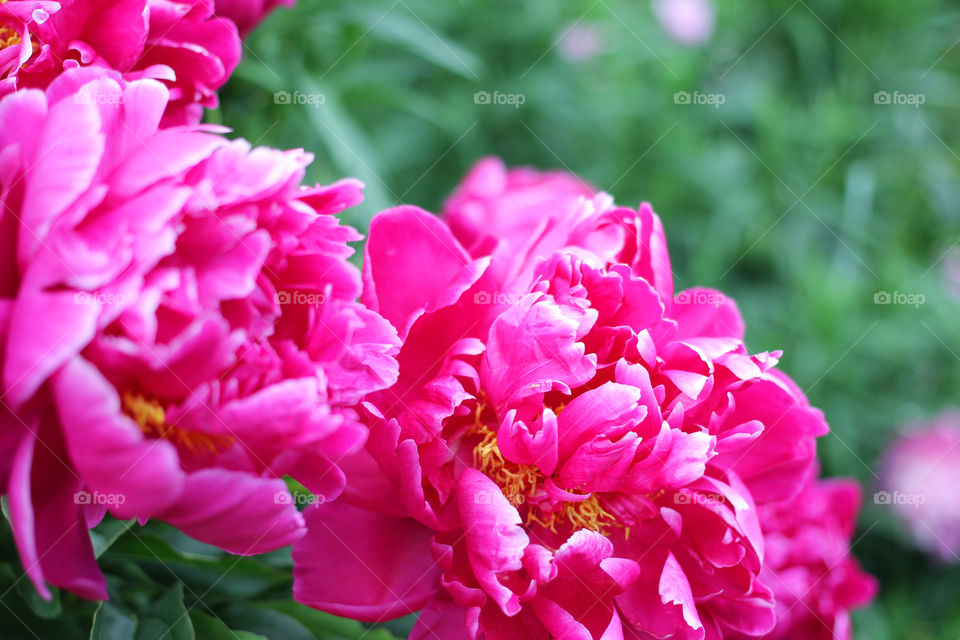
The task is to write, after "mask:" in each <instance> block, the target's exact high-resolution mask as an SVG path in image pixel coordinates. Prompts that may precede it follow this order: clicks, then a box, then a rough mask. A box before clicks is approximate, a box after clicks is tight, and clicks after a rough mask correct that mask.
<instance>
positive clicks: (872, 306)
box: [0, 0, 960, 640]
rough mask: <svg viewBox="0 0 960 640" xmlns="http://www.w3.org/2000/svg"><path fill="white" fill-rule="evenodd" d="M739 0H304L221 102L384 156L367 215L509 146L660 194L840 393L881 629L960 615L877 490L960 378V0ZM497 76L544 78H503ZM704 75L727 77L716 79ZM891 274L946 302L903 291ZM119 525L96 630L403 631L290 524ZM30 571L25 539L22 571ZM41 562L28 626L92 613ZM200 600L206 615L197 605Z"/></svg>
mask: <svg viewBox="0 0 960 640" xmlns="http://www.w3.org/2000/svg"><path fill="white" fill-rule="evenodd" d="M716 10H717V20H716V29H715V32H714V33H713V35H712V37H711V38H710V39H709V40H707V41H706V42H704V43H701V44H699V45H696V46H686V45H682V44H679V43H678V42H676V41H674V40H673V39H671V37H670V36H669V35H668V34H667V32H666V31H665V30H664V28H663V26H662V25H661V24H660V23H659V22H658V21H657V20H656V18H655V15H654V12H653V10H652V7H651V5H650V3H649V2H648V1H646V0H639V1H638V0H632V1H631V0H595V1H594V0H566V1H563V2H561V1H559V0H552V1H548V0H531V1H530V2H526V3H517V2H508V1H506V0H483V1H480V0H477V1H467V0H460V1H456V2H437V1H436V0H395V1H393V2H391V1H390V0H380V1H376V2H374V1H367V0H324V1H321V0H300V1H299V3H298V5H297V7H296V8H295V9H292V10H278V11H276V12H275V13H274V14H273V15H272V16H271V17H270V18H269V19H268V20H267V21H266V22H264V23H263V24H262V25H261V26H260V27H258V28H257V29H256V30H255V31H254V32H253V34H252V35H251V36H250V38H249V39H248V40H247V42H246V45H245V49H244V61H243V62H242V63H241V65H240V67H239V68H238V70H237V72H236V74H235V75H234V77H233V78H232V79H231V81H230V82H229V84H228V85H227V86H226V87H225V89H224V90H223V92H222V100H221V108H220V109H219V110H217V111H216V112H213V113H211V114H210V117H209V119H210V120H211V121H215V122H222V123H225V124H227V125H228V126H230V127H232V128H233V129H234V131H235V132H236V134H237V135H239V136H243V137H246V138H248V139H250V140H251V141H253V142H255V143H256V144H266V145H270V146H275V147H282V148H289V147H304V148H306V149H308V150H310V151H312V152H314V153H315V154H316V161H315V162H314V164H313V165H312V166H311V168H310V171H309V174H310V175H309V178H310V179H311V180H313V181H319V182H330V181H333V180H335V179H338V178H341V177H344V176H356V177H359V178H360V179H362V180H363V181H364V182H365V183H366V185H367V187H366V197H367V199H366V202H365V203H364V204H363V205H362V206H361V207H358V208H357V209H354V210H352V211H350V212H348V215H347V218H348V220H349V221H350V222H351V223H352V224H354V225H356V226H357V227H359V228H360V229H361V230H362V229H363V228H365V226H366V224H367V222H368V221H369V218H370V216H372V215H373V214H374V213H375V212H376V211H378V210H381V209H383V208H386V207H389V206H392V205H394V204H397V203H398V202H401V201H402V202H405V203H411V204H418V205H420V206H422V207H424V208H427V209H430V210H433V211H437V210H438V209H439V208H440V206H441V204H442V202H443V200H444V198H445V197H446V195H447V194H448V193H449V192H450V191H451V189H452V188H453V187H454V186H455V185H456V184H457V182H458V181H459V180H460V178H461V177H462V175H463V173H464V172H465V170H466V169H467V168H468V167H469V166H470V165H471V164H472V163H473V162H474V161H476V160H477V159H478V158H480V157H482V156H484V155H491V154H494V155H499V156H501V157H503V158H504V159H505V161H506V162H507V163H508V164H510V165H519V164H529V165H535V166H538V167H543V168H548V167H552V168H561V169H564V168H565V169H568V170H570V171H572V172H575V173H577V174H579V175H581V176H583V177H584V178H586V179H587V180H589V181H590V182H592V183H593V184H594V185H596V186H597V187H598V188H601V189H604V190H608V191H610V192H611V193H612V194H613V195H614V196H615V197H616V199H617V201H618V202H619V203H620V204H624V205H630V206H635V205H637V204H639V203H640V202H641V201H643V200H647V201H649V202H651V203H653V205H654V207H655V209H656V210H657V211H658V212H659V214H660V215H661V216H662V218H663V220H664V224H665V226H666V230H667V234H668V238H669V240H670V243H671V252H672V257H673V263H674V270H675V272H676V274H677V277H678V278H679V282H678V285H679V286H680V287H685V286H691V285H694V284H697V285H703V286H712V287H717V288H720V289H723V290H724V291H725V292H726V293H727V294H729V295H730V296H732V297H734V298H735V299H736V300H737V301H738V303H739V304H740V307H741V310H742V312H743V315H744V317H745V318H746V320H747V324H748V327H749V329H748V333H747V339H748V343H749V346H750V348H751V349H752V350H754V351H760V350H767V349H783V350H784V352H785V355H784V358H783V359H782V361H781V362H782V365H781V366H782V368H783V369H784V370H786V371H787V372H788V373H790V374H791V375H792V376H793V377H794V378H795V379H796V380H797V381H798V383H799V384H800V386H801V387H802V388H803V389H804V390H806V391H807V393H808V395H809V396H810V399H811V401H812V402H813V403H814V404H816V405H817V406H819V407H821V408H823V409H824V411H825V412H826V414H827V417H828V419H829V421H830V423H831V425H832V428H833V432H832V433H831V434H830V435H829V436H827V437H825V438H824V439H822V440H821V442H820V453H821V459H822V464H823V468H824V473H825V474H826V475H844V476H855V477H857V478H858V479H860V480H861V481H862V482H863V483H864V487H865V488H864V497H865V499H864V507H863V511H862V513H861V519H860V531H859V532H858V534H857V536H856V538H855V540H856V542H855V545H854V553H855V554H856V555H857V556H858V557H859V558H860V559H861V561H862V562H863V564H864V565H865V567H866V568H867V569H868V570H869V571H870V572H871V573H873V574H875V575H876V576H877V577H878V578H879V579H880V582H881V585H882V589H881V592H880V595H879V597H878V599H877V600H876V602H875V603H874V604H873V605H872V606H871V607H870V608H868V609H866V610H862V611H858V612H856V613H855V615H854V623H855V637H856V638H858V639H862V640H866V639H870V640H888V639H889V640H900V639H903V638H910V639H917V640H922V639H932V638H937V639H940V638H942V639H955V638H957V637H960V607H958V606H957V604H956V603H957V602H960V566H944V565H940V564H937V563H935V562H934V561H932V560H930V559H929V558H928V557H927V556H925V555H924V554H922V553H920V552H919V551H917V550H916V549H915V548H914V546H913V545H912V544H911V543H910V541H909V539H908V538H907V537H906V536H905V535H904V534H903V533H902V531H901V529H900V528H899V527H898V526H897V525H896V523H894V522H893V520H892V518H891V517H890V513H889V510H888V508H887V507H884V506H878V505H875V504H873V500H872V495H873V492H874V491H875V489H876V482H877V475H876V474H877V473H878V472H877V469H876V462H877V459H878V457H879V455H880V453H881V452H882V450H883V448H884V446H885V445H886V443H887V442H888V441H889V439H890V438H891V436H892V435H893V434H894V433H895V432H896V429H897V428H898V427H899V426H900V425H902V424H903V423H905V422H906V421H909V420H914V419H920V418H924V417H929V416H932V415H933V414H935V413H936V412H937V411H938V410H939V409H941V408H943V407H945V406H949V405H950V404H952V403H958V400H957V399H956V398H957V395H958V390H960V357H958V354H960V323H958V321H957V318H958V316H960V313H958V311H960V211H958V203H960V180H958V177H960V176H958V169H960V156H958V142H960V140H958V136H960V133H958V124H960V113H958V110H957V105H958V104H960V79H958V75H957V74H958V70H960V69H958V66H960V64H958V60H960V44H958V43H960V41H958V39H957V38H958V37H960V6H958V5H957V4H956V3H945V2H934V1H932V0H913V1H912V2H909V3H906V2H901V1H899V0H869V1H868V0H845V1H842V0H796V1H795V2H793V3H792V4H791V3H790V0H784V1H782V2H772V1H769V0H750V1H747V0H725V1H724V2H722V3H720V4H719V5H718V6H717V7H716ZM278 91H280V92H284V91H285V92H287V93H288V94H289V95H290V96H291V100H290V103H287V104H278V103H277V101H276V100H275V94H276V92H278ZM478 91H486V92H489V93H490V94H493V92H495V91H497V92H500V93H501V94H510V95H519V96H522V101H523V104H522V105H519V106H515V105H511V104H478V103H477V102H476V101H475V94H476V93H477V92H478ZM294 92H299V94H295V93H294ZM677 92H687V93H688V94H689V95H690V96H691V97H692V98H691V100H690V102H691V104H682V103H679V104H678V102H683V100H682V99H679V98H677V97H675V96H676V94H677ZM877 92H887V94H889V95H890V96H891V100H890V102H896V101H898V98H897V96H898V95H899V96H901V98H899V100H906V101H908V102H918V101H920V99H918V98H917V96H920V97H922V101H923V104H922V105H919V106H917V105H914V104H883V102H884V100H883V97H882V95H883V94H881V95H880V97H879V98H876V99H875V94H877ZM895 92H899V93H895ZM281 95H283V94H281ZM297 95H302V96H313V97H307V98H303V97H301V98H298V97H297ZM698 95H700V96H718V95H719V96H722V104H719V105H714V104H692V103H694V102H697V101H698V98H697V96H698ZM319 96H322V98H320V97H319ZM903 96H907V98H904V97H903ZM910 96H913V98H910ZM297 100H303V101H307V102H312V103H313V104H294V102H296V101H297ZM701 100H707V101H709V102H719V101H720V100H718V99H716V98H712V99H709V100H708V99H707V98H701ZM321 101H322V103H321ZM514 101H520V100H519V99H517V100H514ZM878 102H879V104H878ZM951 282H952V284H951ZM881 292H887V293H889V294H891V295H892V294H895V293H900V294H906V295H912V296H915V297H916V296H918V295H920V296H923V303H922V304H915V305H910V304H876V303H875V299H876V297H877V296H878V294H881ZM900 299H901V300H902V299H903V298H902V297H901V298H900ZM914 299H916V298H914ZM880 300H881V301H882V300H883V296H882V294H881V296H880ZM95 535H96V536H100V544H101V545H102V548H103V549H106V548H107V546H109V544H110V543H111V542H113V546H112V547H110V550H109V551H107V552H106V553H104V555H103V556H102V557H101V564H102V565H103V566H104V567H105V569H106V570H107V573H108V575H109V576H110V580H111V593H112V595H113V597H114V598H115V602H114V603H113V604H111V605H107V606H106V607H104V608H101V609H99V610H98V611H97V612H96V616H97V626H96V627H95V630H94V635H93V636H92V637H94V638H112V637H116V638H124V637H129V636H125V635H123V630H124V629H129V628H132V627H130V626H129V625H130V624H131V623H130V619H131V618H132V617H133V616H136V617H137V620H139V621H140V622H141V623H142V624H140V626H139V627H138V635H137V637H138V638H140V637H143V638H147V637H154V636H152V635H150V633H151V632H150V629H151V628H153V629H155V630H156V629H160V630H163V629H165V628H171V629H172V630H173V631H175V632H173V633H169V632H168V633H167V634H166V636H165V637H166V638H172V639H174V640H179V638H186V639H189V638H193V637H194V635H191V634H192V633H194V632H195V633H196V637H198V638H203V639H204V640H206V639H207V638H211V639H213V640H217V639H218V638H221V637H222V638H239V639H240V640H250V639H252V638H257V637H261V636H257V635H254V634H253V633H245V632H239V633H234V632H231V631H227V630H226V627H224V628H222V629H221V628H220V627H218V626H217V624H218V623H216V620H214V619H212V618H210V617H209V615H207V614H211V613H216V615H217V616H218V617H220V618H221V619H222V620H224V621H225V622H227V623H228V624H230V626H231V627H233V628H234V629H248V630H250V631H251V632H259V633H261V634H264V635H267V636H269V637H270V638H274V637H276V638H280V637H282V638H285V639H286V638H295V639H298V638H304V639H305V640H310V639H311V638H359V637H365V638H368V639H370V640H380V639H384V638H389V637H391V636H390V633H389V630H387V629H379V630H376V631H374V632H372V633H370V632H368V631H367V630H366V629H365V628H364V627H361V626H360V625H359V624H357V623H352V622H347V621H338V620H336V619H333V618H331V617H329V616H324V615H323V614H319V613H317V612H312V611H310V610H308V609H306V608H303V607H299V606H297V605H293V604H292V603H290V601H289V588H290V585H289V573H288V572H289V553H288V552H287V553H277V554H270V555H269V556H265V557H261V558H255V559H239V558H231V557H226V556H225V555H224V554H222V553H219V552H215V551H214V550H212V549H210V548H207V547H204V546H203V545H197V543H193V542H191V541H189V540H186V539H184V538H183V537H182V536H181V535H179V534H177V533H176V532H175V531H173V530H171V529H169V528H166V527H163V526H162V525H156V524H151V525H150V526H148V527H147V528H146V529H132V530H130V531H126V529H124V528H123V527H121V526H120V524H119V523H115V522H107V523H105V524H104V525H101V527H99V528H98V530H97V532H96V534H95ZM0 540H4V541H7V542H8V541H9V532H4V535H2V536H0ZM6 551H7V552H8V553H7V554H5V557H15V554H14V553H13V551H12V549H7V550H6ZM226 569H230V575H229V577H228V578H227V579H225V580H218V579H217V578H216V577H217V576H219V575H221V574H222V572H223V571H224V570H226ZM18 571H19V567H12V568H11V567H10V566H9V565H8V564H7V563H2V564H0V587H2V586H3V584H5V583H10V584H12V583H13V581H14V580H15V579H16V576H17V575H18V574H17V572H18ZM177 580H181V581H183V583H184V584H185V585H186V586H185V587H184V588H182V589H181V588H178V587H177V586H176V581H177ZM24 586H25V585H24V583H23V582H21V583H20V584H18V585H17V588H16V589H14V590H11V591H10V592H9V593H8V594H7V595H5V596H3V598H2V599H0V602H2V603H3V604H4V605H5V607H4V608H2V609H0V625H2V628H3V629H4V634H6V635H3V637H4V638H7V637H10V638H19V637H27V638H29V637H31V635H28V634H27V633H26V632H25V631H22V628H23V626H24V624H25V623H28V624H29V625H30V627H31V628H34V629H37V628H41V629H48V628H49V629H56V630H57V631H56V634H57V635H56V636H53V635H51V636H50V637H58V638H73V637H77V638H87V637H89V636H88V632H87V631H86V629H89V618H90V617H91V616H93V615H94V611H95V609H96V607H95V605H94V604H92V603H86V602H82V601H79V600H77V599H75V598H73V597H72V596H69V595H65V594H61V596H58V600H57V602H55V603H54V605H45V604H43V603H41V602H40V601H38V600H37V598H36V596H35V594H32V591H31V590H30V589H29V587H26V589H24V588H23V587H24ZM4 589H5V587H4ZM25 603H26V604H25ZM63 611H66V613H67V614H69V615H61V612H63ZM188 611H189V613H187V612H188ZM11 614H12V615H11ZM184 616H187V617H188V618H189V619H190V620H191V621H192V623H193V627H194V631H193V632H188V631H187V630H186V628H185V627H184V628H179V629H178V628H177V627H176V621H177V620H182V619H184ZM43 618H52V619H53V620H51V621H50V622H49V623H43V622H40V620H41V619H43ZM150 620H153V623H150ZM74 623H76V624H74ZM148 623H149V624H148ZM43 624H48V625H53V626H47V627H43V626H42V625H43ZM150 624H153V625H154V626H153V627H150ZM409 624H410V621H409V620H406V621H399V622H397V623H394V624H392V625H391V629H392V630H393V632H395V633H398V634H402V633H403V631H404V629H405V628H407V629H408V628H409ZM37 625H41V626H37ZM171 625H173V626H171ZM181 626H182V625H181ZM187 626H189V625H187ZM144 629H146V630H144ZM198 629H202V630H203V632H202V633H201V632H200V631H196V630H198ZM113 634H117V635H113ZM144 634H146V635H144ZM155 635H157V636H159V635H160V634H159V632H158V633H157V634H155Z"/></svg>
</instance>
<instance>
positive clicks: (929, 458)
mask: <svg viewBox="0 0 960 640" xmlns="http://www.w3.org/2000/svg"><path fill="white" fill-rule="evenodd" d="M958 480H960V411H958V410H957V409H946V410H944V411H943V412H941V413H940V414H939V415H938V416H936V417H934V418H933V419H931V420H929V421H924V422H917V423H912V424H909V425H907V426H906V428H905V429H904V433H903V434H902V435H901V436H900V437H898V438H896V439H895V440H894V441H893V442H891V443H890V445H889V447H888V448H887V451H886V453H885V454H884V457H883V459H882V460H881V491H878V492H877V493H876V494H875V495H874V502H876V503H877V504H879V505H884V506H889V508H891V509H893V510H894V514H895V515H896V517H897V519H898V520H899V521H900V522H901V523H903V526H904V527H906V528H907V530H908V531H909V532H910V535H911V536H912V537H913V539H914V540H915V541H916V543H917V545H918V546H920V547H921V548H922V549H925V550H927V551H929V552H931V553H933V554H934V555H935V556H936V557H937V558H938V559H940V560H942V561H944V562H960V502H958V501H957V498H956V487H957V482H958Z"/></svg>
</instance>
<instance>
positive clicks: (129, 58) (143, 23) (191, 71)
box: [0, 0, 292, 124]
mask: <svg viewBox="0 0 960 640" xmlns="http://www.w3.org/2000/svg"><path fill="white" fill-rule="evenodd" d="M275 4H277V3H276V2H267V3H263V2H249V1H243V0H241V1H237V0H221V2H219V3H217V6H216V7H214V3H213V0H199V1H198V2H188V1H187V0H63V1H62V2H58V1H55V0H5V1H4V2H2V3H0V96H2V95H4V94H7V93H10V92H11V91H15V90H17V89H23V88H40V89H43V88H45V87H47V86H48V85H49V84H50V82H51V81H52V80H53V79H54V78H56V77H57V76H58V75H59V74H60V73H62V72H63V71H65V70H67V69H73V68H76V67H80V66H96V67H103V68H107V69H113V70H116V71H119V72H121V73H122V74H123V77H124V78H125V79H126V80H128V81H133V80H140V79H145V78H154V79H156V80H160V81H162V82H163V83H164V84H166V85H167V87H168V88H169V89H170V99H169V101H168V104H167V110H166V117H165V124H183V123H196V122H199V121H200V118H201V116H202V112H203V108H204V107H216V106H217V94H216V91H217V89H219V88H220V87H221V86H222V85H223V84H224V83H225V82H226V81H227V78H229V77H230V74H231V73H232V72H233V69H234V67H236V66H237V63H238V62H239V61H240V49H241V42H240V35H239V33H238V31H237V29H238V27H239V28H240V29H241V30H242V31H243V32H246V31H248V30H249V29H250V28H252V27H253V25H255V24H256V23H257V22H258V21H259V20H260V19H262V17H263V16H264V15H265V14H266V12H268V11H269V10H270V9H272V8H273V5H275ZM284 4H288V5H289V4H292V2H285V3H284ZM215 11H216V14H217V15H214V12H215ZM220 16H223V17H220ZM235 23H236V24H235Z"/></svg>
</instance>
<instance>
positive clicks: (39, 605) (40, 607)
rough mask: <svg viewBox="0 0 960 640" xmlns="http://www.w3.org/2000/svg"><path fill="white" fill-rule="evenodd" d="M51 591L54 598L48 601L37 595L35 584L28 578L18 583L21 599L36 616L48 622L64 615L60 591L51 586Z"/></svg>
mask: <svg viewBox="0 0 960 640" xmlns="http://www.w3.org/2000/svg"><path fill="white" fill-rule="evenodd" d="M49 589H50V595H51V596H52V598H51V600H50V601H47V600H44V599H43V596H41V595H40V594H39V593H37V590H36V589H35V588H34V586H33V583H32V582H30V581H29V580H27V579H26V578H24V579H21V580H19V581H18V582H17V593H19V594H20V597H22V598H23V599H24V601H25V602H26V603H27V606H29V607H30V610H31V611H33V614H34V615H35V616H37V617H38V618H44V619H46V620H50V619H53V618H56V617H57V616H59V615H60V614H61V613H63V607H62V606H61V605H60V590H59V589H57V588H56V587H54V586H50V587H49Z"/></svg>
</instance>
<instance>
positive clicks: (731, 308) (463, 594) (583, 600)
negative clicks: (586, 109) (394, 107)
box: [294, 159, 827, 640]
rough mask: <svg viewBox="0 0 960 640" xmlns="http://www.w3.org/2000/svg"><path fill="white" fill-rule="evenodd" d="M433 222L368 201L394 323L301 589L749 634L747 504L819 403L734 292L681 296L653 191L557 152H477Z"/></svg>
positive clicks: (771, 623)
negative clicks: (388, 379)
mask: <svg viewBox="0 0 960 640" xmlns="http://www.w3.org/2000/svg"><path fill="white" fill-rule="evenodd" d="M444 213H445V218H446V220H448V221H449V225H450V226H449V227H448V226H447V224H445V223H444V222H443V221H441V220H438V219H437V218H435V217H433V216H431V215H430V214H428V213H426V212H424V211H421V210H419V209H416V208H414V207H399V208H397V209H393V210H390V211H387V212H384V213H381V214H380V215H379V216H377V217H376V218H375V219H374V220H373V222H372V224H371V228H370V236H369V241H368V243H367V246H366V256H365V263H364V291H363V298H362V299H363V301H364V302H365V303H366V304H367V305H368V306H370V308H371V309H374V310H377V311H378V312H379V313H381V314H382V315H383V316H384V317H385V318H386V319H387V320H389V321H390V322H391V323H392V324H393V325H394V326H395V327H396V328H397V330H398V332H399V334H400V337H401V339H402V340H403V346H402V347H401V351H400V354H399V356H398V360H399V363H400V373H399V378H398V380H397V383H396V384H395V385H393V386H392V387H390V388H388V389H385V390H383V391H379V392H375V393H372V394H369V395H368V396H367V397H366V398H365V402H364V408H365V411H366V419H367V422H368V424H369V425H370V427H371V435H370V439H369V440H368V443H367V445H366V448H365V450H364V451H362V452H360V453H358V454H356V455H354V456H351V457H350V458H349V459H348V460H346V461H345V462H344V465H343V466H344V468H345V470H346V473H347V477H348V488H347V490H346V491H345V492H344V495H343V496H342V497H341V499H340V500H339V501H338V502H337V503H334V504H324V505H317V506H314V507H311V508H310V509H309V510H308V511H307V512H306V514H305V515H306V519H307V527H308V532H307V535H306V536H304V537H303V538H301V539H300V540H299V541H298V542H297V543H295V545H294V561H295V569H294V596H295V597H296V598H297V599H298V600H299V601H300V602H303V603H305V604H308V605H310V606H313V607H316V608H319V609H322V610H325V611H329V612H332V613H335V614H338V615H346V616H351V617H355V618H359V619H363V620H382V619H386V618H390V617H394V616H398V615H403V614H406V613H409V612H411V611H415V610H417V609H421V608H422V609H423V612H422V613H421V615H420V617H419V619H418V622H417V625H416V627H415V628H414V631H413V634H412V636H411V637H413V638H416V639H420V638H432V637H434V636H437V637H441V638H445V639H446V638H470V639H471V640H475V639H476V638H486V639H487V640H493V639H495V638H520V637H523V638H542V639H544V640H546V638H548V637H557V638H561V637H562V638H604V639H605V640H610V639H617V640H619V639H623V638H627V639H635V638H643V639H649V638H675V639H680V638H684V639H694V638H695V639H703V638H710V639H715V638H721V637H747V638H758V637H763V636H764V635H765V634H768V633H770V632H771V630H773V629H774V627H775V624H776V600H775V592H774V590H773V588H772V585H770V584H768V583H767V582H766V581H765V580H764V579H763V577H762V573H763V571H764V540H763V534H762V529H761V522H760V520H759V518H758V505H761V504H764V505H766V504H772V503H777V502H780V501H784V500H789V499H791V498H793V497H794V496H796V495H797V494H798V493H799V492H800V491H801V490H802V489H803V487H804V486H805V484H806V483H807V482H808V481H809V480H810V478H811V476H812V474H813V472H814V465H815V443H814V440H815V438H816V437H817V436H820V435H823V434H824V433H825V432H826V430H827V425H826V423H825V422H824V420H823V416H822V414H821V413H820V412H819V411H818V410H816V409H814V408H812V407H810V406H809V404H808V403H807V400H806V398H804V396H803V394H802V393H801V392H800V390H799V389H798V388H797V387H796V385H794V384H793V383H792V382H791V381H790V380H789V379H788V378H787V377H786V376H785V375H783V374H782V373H780V372H779V371H777V369H776V368H775V365H776V362H777V357H778V355H779V354H778V353H761V354H754V355H751V354H749V353H748V352H747V350H746V348H745V347H744V345H743V342H742V338H743V323H742V320H741V319H740V316H739V313H738V311H737V308H736V306H735V305H734V303H733V302H732V301H730V300H728V299H726V298H725V297H723V296H722V294H720V293H719V292H716V291H712V290H708V289H692V290H687V291H683V292H680V293H679V294H677V295H676V296H674V293H673V278H672V273H671V270H670V260H669V256H668V252H667V246H666V241H665V237H664V234H663V228H662V225H661V223H660V220H659V218H658V217H657V216H656V215H655V214H654V213H653V210H652V209H651V208H650V206H649V205H647V204H644V205H642V206H641V207H640V208H639V210H632V209H626V208H622V207H615V206H613V205H612V202H611V200H610V198H609V196H607V195H606V194H597V193H594V192H593V190H592V189H590V188H589V187H588V186H587V185H585V184H584V183H583V182H581V181H579V180H578V179H576V178H574V177H573V176H569V175H566V174H562V173H554V172H551V173H545V174H542V173H538V172H535V171H532V170H529V169H521V170H512V171H507V170H506V169H505V168H504V167H503V165H502V163H500V162H499V161H498V160H495V159H487V160H484V161H482V162H481V163H480V164H479V165H478V166H477V167H475V168H474V169H473V170H472V171H471V172H470V174H468V176H467V178H466V180H465V181H464V184H462V185H461V186H460V187H459V188H458V189H457V191H456V192H455V194H454V195H453V196H452V197H451V199H450V200H449V201H448V203H447V205H446V207H445V212H444Z"/></svg>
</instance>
